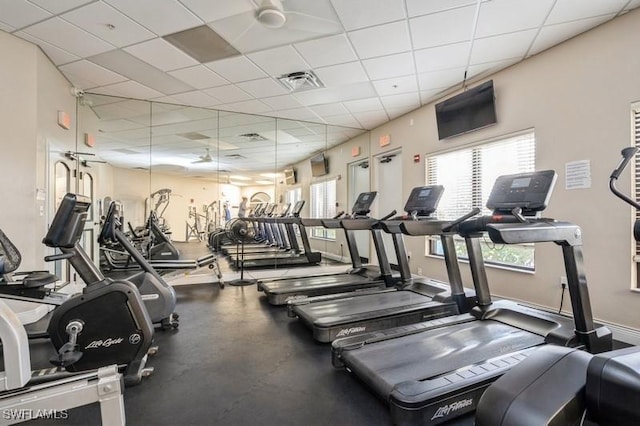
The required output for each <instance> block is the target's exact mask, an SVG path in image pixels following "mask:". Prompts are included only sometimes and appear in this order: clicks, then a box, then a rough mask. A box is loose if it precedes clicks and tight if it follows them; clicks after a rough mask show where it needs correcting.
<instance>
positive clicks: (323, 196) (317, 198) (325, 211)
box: [310, 179, 337, 240]
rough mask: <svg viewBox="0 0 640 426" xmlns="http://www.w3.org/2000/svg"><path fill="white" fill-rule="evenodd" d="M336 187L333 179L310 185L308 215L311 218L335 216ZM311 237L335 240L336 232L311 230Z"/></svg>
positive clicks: (333, 230)
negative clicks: (309, 208)
mask: <svg viewBox="0 0 640 426" xmlns="http://www.w3.org/2000/svg"><path fill="white" fill-rule="evenodd" d="M336 187H337V181H336V180H335V179H332V180H328V181H326V182H319V183H313V184H311V210H310V215H311V217H312V218H318V217H333V216H335V215H336ZM311 236H312V237H315V238H326V239H329V240H335V239H336V230H335V229H326V228H313V229H312V230H311Z"/></svg>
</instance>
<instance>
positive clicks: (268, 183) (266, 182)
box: [256, 180, 273, 185]
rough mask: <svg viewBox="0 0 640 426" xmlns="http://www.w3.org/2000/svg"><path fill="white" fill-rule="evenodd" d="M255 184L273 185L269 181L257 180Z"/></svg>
mask: <svg viewBox="0 0 640 426" xmlns="http://www.w3.org/2000/svg"><path fill="white" fill-rule="evenodd" d="M256 183H257V184H258V185H273V182H272V181H270V180H257V181H256Z"/></svg>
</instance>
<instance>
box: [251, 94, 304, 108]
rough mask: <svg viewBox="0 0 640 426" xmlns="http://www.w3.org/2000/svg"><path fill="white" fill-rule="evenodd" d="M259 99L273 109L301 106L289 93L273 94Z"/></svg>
mask: <svg viewBox="0 0 640 426" xmlns="http://www.w3.org/2000/svg"><path fill="white" fill-rule="evenodd" d="M260 100H261V101H262V102H264V103H265V104H267V105H269V106H270V107H271V108H273V109H291V108H297V107H299V106H301V104H300V102H298V100H297V99H296V98H294V97H293V96H291V95H282V96H273V97H270V98H262V99H260Z"/></svg>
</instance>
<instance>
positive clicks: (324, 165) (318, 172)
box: [311, 154, 329, 177]
mask: <svg viewBox="0 0 640 426" xmlns="http://www.w3.org/2000/svg"><path fill="white" fill-rule="evenodd" d="M328 173H329V163H328V161H327V159H326V158H325V157H324V154H318V155H316V156H315V157H312V158H311V176H313V177H318V176H324V175H326V174H328Z"/></svg>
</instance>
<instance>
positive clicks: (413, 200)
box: [404, 185, 444, 216]
mask: <svg viewBox="0 0 640 426" xmlns="http://www.w3.org/2000/svg"><path fill="white" fill-rule="evenodd" d="M443 192H444V187H443V186H442V185H430V186H419V187H417V188H413V190H412V191H411V195H409V199H408V200H407V204H405V206H404V211H406V212H407V213H410V214H411V213H413V212H415V213H416V214H417V215H418V216H429V215H430V214H432V213H433V212H434V211H436V208H437V207H438V202H439V201H440V197H441V196H442V193H443Z"/></svg>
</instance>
